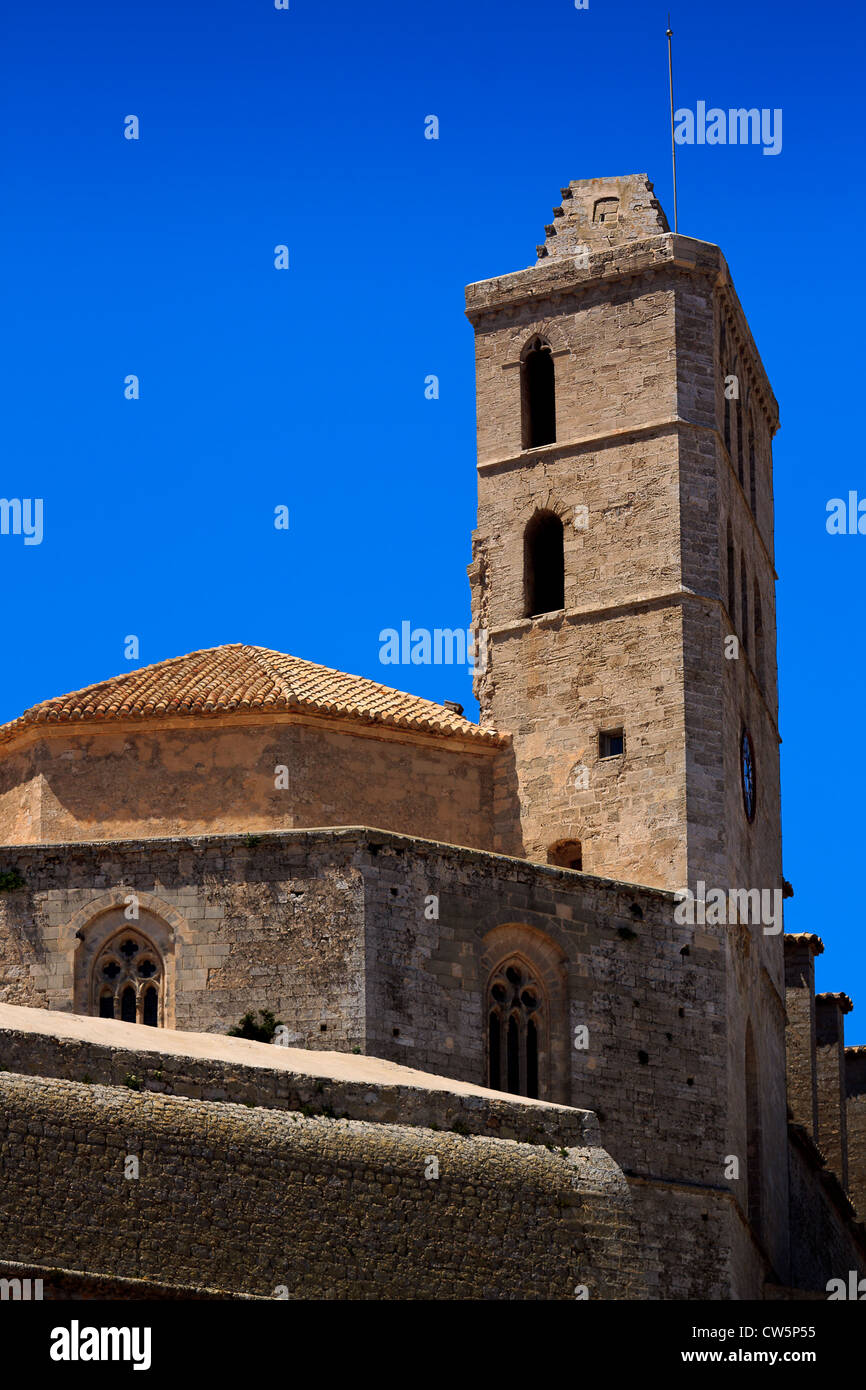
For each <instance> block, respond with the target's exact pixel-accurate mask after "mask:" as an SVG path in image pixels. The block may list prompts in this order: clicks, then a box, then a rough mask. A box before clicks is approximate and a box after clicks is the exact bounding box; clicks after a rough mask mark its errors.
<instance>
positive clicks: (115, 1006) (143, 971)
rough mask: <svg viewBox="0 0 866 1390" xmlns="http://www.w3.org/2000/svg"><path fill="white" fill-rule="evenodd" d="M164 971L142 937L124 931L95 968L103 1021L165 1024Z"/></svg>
mask: <svg viewBox="0 0 866 1390" xmlns="http://www.w3.org/2000/svg"><path fill="white" fill-rule="evenodd" d="M164 981H165V970H164V967H163V962H162V958H161V956H160V954H159V952H158V951H157V950H156V948H155V946H154V945H153V944H152V942H150V941H149V940H148V939H147V937H146V936H144V935H143V933H141V932H139V931H134V930H129V931H122V932H120V933H118V934H117V935H115V936H113V937H112V938H111V940H110V941H107V942H106V943H105V945H104V946H103V947H102V950H101V951H100V952H99V955H98V956H97V958H96V961H95V964H94V967H93V1007H94V1012H95V1013H98V1015H99V1017H100V1018H119V1019H121V1020H122V1021H123V1022H124V1023H147V1024H149V1025H150V1026H151V1027H152V1028H158V1027H159V1026H160V1024H161V1022H162V1009H163V998H164Z"/></svg>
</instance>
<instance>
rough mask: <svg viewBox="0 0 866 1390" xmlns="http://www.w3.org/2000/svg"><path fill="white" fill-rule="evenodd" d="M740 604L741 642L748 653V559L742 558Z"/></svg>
mask: <svg viewBox="0 0 866 1390" xmlns="http://www.w3.org/2000/svg"><path fill="white" fill-rule="evenodd" d="M740 604H741V607H742V615H741V616H742V627H741V630H740V640H741V641H742V644H743V646H744V647H745V648H746V650H747V651H748V648H749V581H748V579H747V577H746V557H745V555H741V556H740Z"/></svg>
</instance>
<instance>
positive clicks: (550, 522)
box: [523, 512, 565, 618]
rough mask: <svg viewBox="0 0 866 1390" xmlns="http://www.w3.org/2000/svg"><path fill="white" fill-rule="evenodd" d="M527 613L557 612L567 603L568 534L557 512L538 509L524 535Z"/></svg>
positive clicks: (532, 614) (531, 616)
mask: <svg viewBox="0 0 866 1390" xmlns="http://www.w3.org/2000/svg"><path fill="white" fill-rule="evenodd" d="M523 581H524V595H525V602H526V607H525V613H524V616H525V617H527V618H533V617H535V616H536V615H537V614H539V613H555V612H557V611H558V610H559V609H560V608H564V607H565V534H564V531H563V527H562V522H561V520H560V519H559V517H558V516H557V515H556V513H555V512H536V514H535V516H534V517H533V518H532V520H531V521H530V522H529V525H528V526H527V528H526V531H525V533H524V537H523Z"/></svg>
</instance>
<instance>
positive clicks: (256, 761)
mask: <svg viewBox="0 0 866 1390" xmlns="http://www.w3.org/2000/svg"><path fill="white" fill-rule="evenodd" d="M503 756H505V752H504V750H503V749H501V748H498V747H496V746H494V745H488V744H485V743H481V742H477V741H474V740H466V739H462V738H459V737H456V736H449V737H445V736H434V735H429V736H427V735H423V734H414V733H408V732H406V731H404V730H397V729H391V730H389V729H383V728H381V727H377V728H376V729H375V730H372V729H370V728H367V727H366V726H363V725H360V724H355V725H353V724H352V723H351V722H349V721H345V720H343V721H338V720H320V721H318V722H315V721H309V720H304V719H303V718H301V717H300V716H297V715H291V714H279V713H274V714H273V715H271V716H269V717H268V719H267V721H264V720H263V719H262V718H260V717H256V718H251V717H249V716H248V717H246V718H244V717H243V716H240V717H238V716H234V717H228V716H224V717H221V718H216V717H214V718H207V719H205V718H202V719H190V718H186V719H180V718H176V719H174V720H171V719H166V720H164V721H162V722H161V723H160V722H159V721H149V722H148V723H147V725H144V726H143V725H142V723H141V722H137V723H129V724H120V723H116V722H112V723H111V724H110V725H105V726H104V727H101V728H100V727H96V728H94V727H93V725H89V726H82V727H81V728H80V729H75V728H72V727H69V726H66V727H64V726H58V727H55V728H49V729H47V730H46V729H45V728H44V727H43V726H40V728H39V729H38V730H35V731H34V730H29V731H25V732H24V733H23V734H22V735H19V736H18V738H17V739H16V740H15V742H14V743H12V744H10V745H4V746H3V748H2V749H0V842H3V843H8V844H22V843H23V844H34V843H43V842H49V841H50V842H61V841H70V840H103V839H118V838H126V839H140V838H142V837H145V836H154V837H161V836H171V835H184V834H186V835H196V834H237V833H242V832H245V833H259V832H261V831H266V830H276V829H286V830H289V829H293V828H298V827H303V826H327V825H367V824H370V825H382V826H384V827H385V828H386V829H391V830H397V831H400V832H402V833H408V834H415V835H422V836H429V837H431V838H433V839H439V840H444V841H446V842H447V843H450V844H467V845H473V846H476V847H478V848H483V849H492V848H494V838H493V803H492V798H493V781H494V775H493V773H494V766H495V764H496V762H497V760H498V759H500V758H502V757H503ZM278 768H284V769H286V771H285V773H281V774H280V775H279V777H278V776H277V769H278ZM278 781H279V782H280V783H281V784H280V785H279V786H278V785H277V782H278Z"/></svg>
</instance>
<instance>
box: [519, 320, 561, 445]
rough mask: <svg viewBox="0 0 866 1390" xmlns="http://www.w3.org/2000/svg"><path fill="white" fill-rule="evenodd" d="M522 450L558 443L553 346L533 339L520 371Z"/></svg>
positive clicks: (539, 339)
mask: <svg viewBox="0 0 866 1390" xmlns="http://www.w3.org/2000/svg"><path fill="white" fill-rule="evenodd" d="M520 390H521V407H522V415H523V447H524V449H537V448H540V447H541V445H543V444H555V443H556V369H555V367H554V364H553V354H552V353H551V351H550V345H549V344H548V343H545V342H544V340H543V339H542V338H533V340H532V342H531V343H530V344H529V347H528V349H527V350H526V352H525V354H524V357H523V362H522V364H521V369H520Z"/></svg>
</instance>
